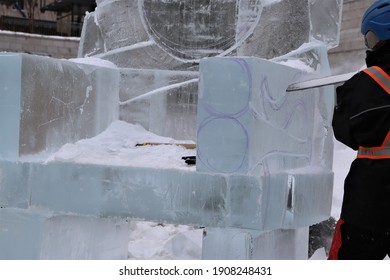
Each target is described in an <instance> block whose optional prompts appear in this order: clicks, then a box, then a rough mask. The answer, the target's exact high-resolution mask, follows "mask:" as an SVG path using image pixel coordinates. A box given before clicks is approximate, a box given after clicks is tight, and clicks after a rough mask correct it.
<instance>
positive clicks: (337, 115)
mask: <svg viewBox="0 0 390 280" xmlns="http://www.w3.org/2000/svg"><path fill="white" fill-rule="evenodd" d="M361 29H362V34H363V35H364V37H365V42H366V46H367V48H368V50H367V56H366V64H367V67H368V68H367V69H366V70H363V71H361V72H359V73H358V74H356V75H354V76H353V77H352V78H351V79H350V80H348V81H347V82H345V83H344V85H342V86H340V87H338V88H337V90H336V91H337V102H336V106H335V110H334V116H333V130H334V134H335V137H336V139H337V140H338V141H340V142H342V143H344V144H345V145H347V146H349V147H350V148H352V149H354V150H357V151H358V152H357V158H356V159H355V160H354V161H353V162H352V164H351V168H350V171H349V173H348V175H347V177H346V179H345V182H344V197H343V204H342V209H341V216H340V220H339V221H338V222H337V225H336V229H335V233H334V237H333V241H332V246H331V249H330V253H329V257H328V259H331V260H333V259H361V260H375V259H384V258H385V257H386V255H390V0H379V1H376V2H375V3H374V4H372V5H371V7H369V8H368V10H367V11H366V13H365V14H364V16H363V20H362V26H361Z"/></svg>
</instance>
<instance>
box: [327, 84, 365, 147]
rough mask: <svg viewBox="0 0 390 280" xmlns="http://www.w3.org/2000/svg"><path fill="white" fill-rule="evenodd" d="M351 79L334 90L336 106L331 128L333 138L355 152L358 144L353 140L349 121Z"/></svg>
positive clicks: (351, 90)
mask: <svg viewBox="0 0 390 280" xmlns="http://www.w3.org/2000/svg"><path fill="white" fill-rule="evenodd" d="M352 80H353V78H351V80H349V81H347V82H345V84H344V85H342V86H339V87H337V88H336V106H335V108H334V112H333V120H332V126H333V131H334V136H335V138H336V139H337V140H338V141H340V142H341V143H343V144H345V145H347V146H348V147H350V148H352V149H354V150H357V149H358V148H359V145H358V143H357V142H356V141H355V140H354V139H353V137H352V132H351V123H350V121H349V119H350V115H351V114H350V105H351V104H350V102H349V100H350V98H351V95H352V92H353V86H352V85H353V83H352Z"/></svg>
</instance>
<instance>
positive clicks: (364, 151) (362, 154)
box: [357, 131, 390, 159]
mask: <svg viewBox="0 0 390 280" xmlns="http://www.w3.org/2000/svg"><path fill="white" fill-rule="evenodd" d="M357 157H358V158H369V159H385V158H390V131H389V132H388V133H387V135H386V138H385V140H384V141H383V143H382V145H381V146H379V147H370V148H367V147H359V151H358V156H357Z"/></svg>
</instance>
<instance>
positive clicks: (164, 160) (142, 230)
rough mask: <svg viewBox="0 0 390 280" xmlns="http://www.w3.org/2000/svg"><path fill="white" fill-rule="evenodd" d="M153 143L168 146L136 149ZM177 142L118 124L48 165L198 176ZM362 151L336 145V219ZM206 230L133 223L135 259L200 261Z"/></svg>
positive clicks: (320, 252)
mask: <svg viewBox="0 0 390 280" xmlns="http://www.w3.org/2000/svg"><path fill="white" fill-rule="evenodd" d="M147 142H159V143H166V144H167V145H159V146H149V145H145V146H136V145H137V144H142V143H147ZM177 143H181V142H180V141H176V140H174V139H171V138H167V137H161V136H158V135H155V134H153V133H151V132H149V131H146V130H145V129H144V128H143V127H142V126H140V125H132V124H129V123H126V122H123V121H115V122H113V123H112V124H111V126H110V127H109V128H108V129H107V130H106V131H104V132H103V133H101V134H99V135H97V136H96V137H94V138H91V139H85V140H81V141H78V142H76V143H74V144H66V145H64V146H63V147H62V148H61V149H60V150H59V151H58V152H56V153H54V154H52V155H50V156H49V157H48V158H47V159H46V162H51V161H65V162H77V163H94V164H110V165H121V166H139V167H152V168H168V169H170V168H173V169H184V170H188V171H190V172H195V171H196V168H195V166H189V165H187V164H186V163H185V162H184V161H183V160H182V159H181V158H182V157H183V156H194V155H195V153H196V152H195V150H188V149H185V148H183V147H181V146H179V145H175V144H177ZM355 157H356V152H355V151H353V150H351V149H349V148H348V147H346V146H344V145H343V144H341V143H339V142H338V141H336V140H335V148H334V163H333V170H334V190H333V205H332V211H331V216H332V217H334V218H335V219H336V220H337V219H338V218H339V215H340V210H341V202H342V195H343V184H344V178H345V176H346V175H347V173H348V170H349V166H350V163H351V162H352V161H353V159H354V158H355ZM202 235H203V230H202V229H198V228H193V227H191V226H184V225H168V224H158V223H153V222H139V221H131V222H130V235H129V245H128V251H129V259H140V260H142V259H144V260H150V259H160V260H169V259H182V260H191V259H200V258H201V246H202ZM311 259H326V255H325V251H324V249H319V250H318V251H317V252H316V253H315V254H314V255H313V256H312V257H311Z"/></svg>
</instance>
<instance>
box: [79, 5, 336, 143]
mask: <svg viewBox="0 0 390 280" xmlns="http://www.w3.org/2000/svg"><path fill="white" fill-rule="evenodd" d="M341 7H342V0H300V1H296V0H282V1H280V0H275V1H273V0H228V1H226V0H214V1H209V0H201V1H183V0H173V1H158V0H137V1H127V0H119V1H111V0H101V1H97V9H96V11H95V12H93V13H90V14H88V15H87V17H86V19H85V24H84V28H83V30H84V31H83V32H82V37H81V42H80V49H79V57H99V58H103V59H107V60H109V61H111V62H113V63H115V64H116V65H117V66H118V67H120V68H131V69H133V71H134V73H136V72H137V69H138V72H139V74H138V75H127V74H124V75H122V80H126V81H125V82H123V83H122V85H128V84H145V85H148V86H147V87H135V88H134V87H128V86H126V87H124V86H122V87H121V89H120V98H121V101H122V103H121V107H120V115H121V119H123V120H125V121H128V122H131V123H136V122H138V121H139V119H140V118H142V120H143V124H144V123H146V124H148V125H150V126H148V129H150V130H151V131H153V132H156V133H158V134H162V135H164V136H170V137H174V138H177V139H191V140H195V139H196V130H195V129H194V126H193V124H194V123H195V122H196V112H195V111H194V110H193V108H194V106H196V104H197V98H196V92H197V91H198V87H197V82H196V81H194V80H193V79H194V78H193V76H194V74H197V72H198V68H199V67H198V63H199V60H200V59H201V58H205V57H213V56H237V55H239V56H255V57H261V58H267V59H272V58H276V57H279V56H283V55H286V54H288V53H290V52H291V51H293V50H295V49H298V48H300V47H301V46H302V45H304V44H307V43H313V42H320V43H323V44H324V45H325V46H327V47H328V48H332V47H335V46H337V45H338V41H339V28H340V23H341ZM112 11H118V12H116V13H113V12H112ZM297 59H300V60H301V61H303V62H304V63H305V64H307V65H308V66H309V67H312V68H313V69H315V68H316V67H317V66H316V64H318V63H319V60H318V57H315V56H313V55H312V53H311V50H310V49H307V51H306V52H304V53H302V54H301V56H300V57H299V58H297ZM145 69H148V70H151V69H152V70H165V71H167V72H165V73H164V74H163V75H164V78H162V79H163V81H164V82H163V83H162V81H161V79H160V78H159V75H158V74H157V73H154V74H153V77H152V78H151V75H150V74H151V73H150V72H149V73H145V72H144V71H145ZM178 71H181V72H178ZM169 72H173V73H171V74H169ZM155 74H157V75H155ZM179 76H180V78H179ZM168 85H169V87H166V86H168ZM156 92H158V94H149V93H156ZM136 96H138V97H140V98H139V99H137V100H133V98H134V97H136ZM142 97H143V98H142ZM155 104H160V105H159V106H156V105H155ZM140 106H142V107H143V108H144V109H143V110H142V112H141V111H140V110H137V109H136V108H137V107H138V108H139V107H140ZM166 112H170V113H168V114H167V113H166ZM183 131H184V133H183Z"/></svg>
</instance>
